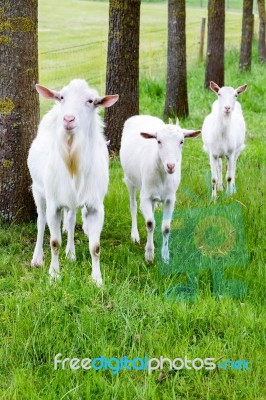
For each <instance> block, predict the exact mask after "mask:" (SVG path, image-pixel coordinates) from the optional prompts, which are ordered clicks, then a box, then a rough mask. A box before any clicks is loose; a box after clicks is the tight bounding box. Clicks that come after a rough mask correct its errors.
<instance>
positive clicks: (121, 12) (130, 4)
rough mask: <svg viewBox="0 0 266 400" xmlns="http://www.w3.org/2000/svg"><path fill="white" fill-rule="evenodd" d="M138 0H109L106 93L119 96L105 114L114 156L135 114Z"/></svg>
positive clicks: (136, 106)
mask: <svg viewBox="0 0 266 400" xmlns="http://www.w3.org/2000/svg"><path fill="white" fill-rule="evenodd" d="M140 3H141V0H110V5H109V37H108V55H107V72H106V94H116V93H117V94H119V101H118V103H117V105H114V106H113V107H111V108H108V109H106V111H105V125H106V131H105V134H106V136H107V138H108V139H109V140H110V145H109V148H110V150H111V151H113V152H115V153H117V152H118V151H119V149H120V143H121V134H122V130H123V126H124V123H125V121H126V119H127V118H129V117H131V116H132V115H136V114H138V113H139V28H140Z"/></svg>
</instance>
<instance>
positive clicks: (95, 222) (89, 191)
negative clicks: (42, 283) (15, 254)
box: [28, 79, 118, 285]
mask: <svg viewBox="0 0 266 400" xmlns="http://www.w3.org/2000/svg"><path fill="white" fill-rule="evenodd" d="M36 89H37V91H38V92H39V94H40V95H42V96H43V97H44V98H46V99H50V100H56V104H55V105H54V107H53V108H52V109H51V110H50V111H49V112H48V113H47V114H46V115H45V116H44V117H43V119H42V121H41V123H40V125H39V129H38V134H37V137H36V138H35V140H34V141H33V143H32V145H31V148H30V151H29V156H28V166H29V170H30V174H31V177H32V192H33V196H34V200H35V203H36V207H37V212H38V221H37V225H38V236H37V242H36V246H35V250H34V254H33V258H32V265H33V266H37V265H43V235H44V229H45V225H46V220H47V224H48V226H49V230H50V245H51V264H50V269H49V274H50V276H51V277H52V278H56V277H57V276H58V275H59V272H60V271H59V260H58V253H59V248H60V246H61V226H60V225H61V217H62V209H66V210H69V211H68V213H67V217H68V221H67V229H68V243H67V247H66V253H67V255H68V256H69V258H70V259H73V260H74V259H75V245H74V229H75V217H76V208H77V207H82V220H83V229H84V232H85V233H86V235H87V236H88V239H89V249H90V254H91V257H92V279H93V280H94V281H95V282H96V283H97V284H98V285H101V283H102V277H101V271H100V260H99V255H100V234H101V231H102V227H103V221H104V207H103V200H104V196H105V194H106V192H107V187H108V182H109V173H108V150H107V146H106V142H105V138H104V136H103V134H102V128H103V124H102V122H101V119H100V117H99V115H98V111H97V109H98V107H110V106H112V105H113V104H114V103H115V102H116V101H117V100H118V95H113V96H104V97H99V95H98V93H97V91H96V90H94V89H91V88H90V87H89V86H88V84H87V83H86V82H85V81H84V80H81V79H75V80H73V81H71V82H70V83H69V85H68V86H65V87H64V88H63V89H62V90H61V91H60V92H57V91H55V90H50V89H48V88H46V87H44V86H41V85H36Z"/></svg>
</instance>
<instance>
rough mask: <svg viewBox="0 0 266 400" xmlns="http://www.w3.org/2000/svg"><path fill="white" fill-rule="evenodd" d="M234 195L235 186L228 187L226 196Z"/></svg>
mask: <svg viewBox="0 0 266 400" xmlns="http://www.w3.org/2000/svg"><path fill="white" fill-rule="evenodd" d="M234 193H236V187H235V185H233V186H230V187H228V188H227V190H226V194H228V195H230V194H234Z"/></svg>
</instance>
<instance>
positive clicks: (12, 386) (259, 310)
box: [0, 0, 266, 400]
mask: <svg viewBox="0 0 266 400" xmlns="http://www.w3.org/2000/svg"><path fill="white" fill-rule="evenodd" d="M205 14H206V13H205ZM107 15H108V10H107V5H106V3H104V2H89V1H73V0H64V1H63V0H60V1H57V2H52V1H51V0H49V1H46V0H41V1H40V36H39V38H40V57H41V58H40V59H41V71H40V77H41V81H42V83H44V84H47V85H50V86H52V87H53V86H54V87H57V86H58V85H59V86H60V85H61V84H63V83H67V82H68V81H69V80H70V79H71V78H73V77H75V76H78V75H79V74H80V76H82V77H85V78H89V76H88V75H90V74H88V71H92V72H91V74H92V75H93V74H95V81H93V84H95V86H96V87H98V89H99V90H100V89H101V88H102V87H103V88H104V76H103V75H102V81H101V78H99V77H101V72H100V70H98V67H97V65H98V64H97V62H99V63H101V62H103V63H104V59H105V46H106V34H107ZM202 16H203V13H202V10H201V9H200V8H197V9H193V10H192V9H188V26H191V31H190V32H188V59H189V60H190V61H189V63H188V64H189V67H188V78H189V80H188V89H189V105H190V116H189V118H188V119H187V120H185V121H181V123H182V125H183V126H186V127H189V128H190V127H191V128H192V127H193V128H199V127H200V126H201V125H202V122H203V119H204V116H205V115H206V114H207V113H208V112H209V110H210V107H211V104H212V101H213V100H214V98H215V96H214V94H213V93H209V92H208V91H205V90H204V89H203V80H204V65H203V64H202V63H199V62H198V61H195V62H193V57H194V60H197V51H198V50H197V49H198V44H197V39H196V38H197V37H198V32H199V26H200V19H201V17H202ZM227 21H235V22H232V25H230V24H229V25H228V28H227V56H226V82H227V83H228V84H230V85H233V86H239V85H240V84H243V83H247V84H248V90H247V92H246V93H244V94H243V95H241V97H240V98H239V100H240V102H241V104H242V107H243V111H244V115H245V119H246V122H247V140H246V144H247V147H246V149H245V150H244V151H243V153H242V154H241V156H240V158H239V162H238V167H237V178H236V184H237V188H238V192H237V193H236V194H235V195H233V196H231V197H228V196H220V197H219V199H218V200H217V203H216V204H215V205H214V204H213V203H211V202H210V198H209V192H210V182H209V176H208V173H209V164H208V159H207V156H206V154H204V153H203V151H202V142H201V139H200V138H198V139H195V140H191V141H189V140H188V141H187V142H186V143H185V144H184V151H183V161H182V182H181V185H180V188H179V189H178V193H177V202H176V212H179V213H183V214H184V215H185V217H184V218H185V221H186V220H188V221H189V220H190V219H191V215H192V219H193V216H196V217H197V215H198V214H197V213H198V212H203V213H204V215H205V216H206V218H208V216H209V215H210V213H211V210H212V209H213V207H214V208H216V210H218V211H219V210H220V209H225V210H228V213H227V214H226V221H225V222H226V223H228V221H229V224H230V223H232V221H233V219H232V220H230V218H235V216H237V224H236V234H237V235H238V236H237V237H238V238H239V239H240V242H241V243H240V245H239V246H240V247H239V253H237V255H239V259H238V258H237V257H236V258H235V260H234V262H231V263H230V260H229V259H228V260H229V261H228V262H229V264H227V265H226V266H225V267H224V268H223V271H222V273H223V278H222V277H221V276H218V275H219V271H220V269H219V270H218V269H217V270H215V269H213V267H207V266H206V268H204V267H202V268H200V267H199V265H198V264H197V263H198V261H199V258H197V257H198V253H197V252H196V251H195V245H193V241H194V242H195V240H197V237H196V234H195V233H194V232H193V231H191V232H189V235H188V236H187V237H186V236H184V235H181V234H180V235H179V232H182V227H181V228H180V223H179V220H177V219H174V223H173V233H172V236H171V239H172V246H173V249H175V247H174V246H175V243H176V246H177V247H178V246H179V243H180V242H181V243H183V244H184V248H183V249H182V251H181V252H180V254H178V257H179V261H180V265H177V266H176V269H175V270H174V271H173V270H171V271H170V272H171V273H168V274H167V269H165V266H164V265H162V263H161V261H160V257H159V255H158V254H157V257H156V261H155V263H154V264H153V265H147V264H146V263H145V261H144V246H145V237H146V233H145V227H144V223H143V219H142V216H141V214H140V213H139V215H138V221H139V228H140V236H141V242H140V244H139V245H137V244H136V245H135V244H133V243H131V239H130V213H129V203H128V195H127V191H126V188H125V186H124V184H123V183H122V177H123V176H122V170H121V167H120V163H119V160H118V159H117V158H114V159H113V160H112V161H111V163H110V186H109V191H108V195H107V197H106V200H105V224H104V229H103V232H102V240H101V270H102V274H103V279H104V285H103V287H102V288H100V289H99V288H97V287H95V286H94V285H93V284H92V282H91V280H90V272H91V263H90V257H89V252H88V246H87V239H86V237H85V235H84V234H83V232H82V227H81V223H80V219H79V221H78V224H77V228H76V233H75V242H76V252H77V262H76V263H74V264H73V263H71V262H69V261H68V260H66V258H65V256H64V252H63V250H62V251H61V267H62V279H61V280H60V281H58V282H56V283H52V284H51V283H50V282H49V279H48V266H49V261H50V251H49V234H48V232H46V236H45V256H46V260H45V268H43V269H32V268H30V266H29V263H30V260H31V256H32V252H33V249H34V244H35V238H36V224H35V223H31V224H24V225H16V224H12V225H11V226H10V227H1V228H0V248H1V260H0V307H1V312H0V326H1V330H0V343H1V345H0V372H1V375H0V398H1V399H3V400H11V399H12V400H24V399H25V400H28V399H29V400H35V399H36V400H37V399H38V400H39V399H45V400H55V399H56V400H57V399H73V400H76V399H78V400H79V399H80V400H85V399H104V400H109V399H119V400H120V399H121V400H122V399H129V400H131V399H136V400H143V399H145V400H146V399H147V400H150V399H152V400H168V399H176V400H181V399H182V400H184V399H188V400H193V399H197V400H203V399H210V400H212V399H213V400H214V399H215V400H217V399H218V400H224V399H230V400H231V399H233V400H239V399H248V400H250V399H256V400H263V399H265V398H266V391H265V367H264V362H265V356H264V354H265V320H266V319H265V289H266V288H265V278H266V277H265V264H266V263H265V247H266V241H265V230H266V215H265V173H266V171H265V159H266V150H265V149H266V113H265V92H266V83H265V82H266V81H265V66H264V65H260V64H258V62H257V55H256V43H254V54H253V65H252V71H251V73H243V74H240V73H239V72H238V48H239V32H240V31H239V29H238V28H237V29H236V28H235V29H233V23H234V24H235V23H237V24H238V25H235V26H237V27H239V26H240V24H241V15H240V14H239V13H237V12H234V13H231V14H228V16H227ZM95 22H96V23H95ZM189 24H190V25H189ZM194 24H195V25H194ZM192 27H195V30H192ZM163 29H164V30H163ZM165 29H166V6H165V4H145V3H144V4H143V6H142V27H141V32H142V36H141V37H142V45H141V46H142V47H141V48H142V53H141V54H142V56H141V57H142V58H143V61H142V62H143V64H144V65H145V62H146V61H147V60H148V61H147V65H148V67H147V69H145V68H143V67H141V68H143V69H142V73H141V83H140V109H141V113H150V114H153V115H158V116H161V114H162V110H163V104H164V95H165V72H164V71H165V69H164V63H165V60H164V57H165V51H166V49H165V44H166V32H165ZM151 38H153V40H150V39H151ZM193 38H194V39H193ZM99 41H102V43H103V47H102V56H101V57H102V58H100V60H98V57H99V53H97V51H98V50H99V46H98V44H99ZM91 42H92V43H93V42H97V46H96V45H93V44H92V45H90V46H88V47H87V48H86V47H85V46H84V51H80V48H78V47H77V49H79V50H78V51H77V54H79V56H80V57H81V56H82V53H85V54H83V57H84V56H85V60H86V59H88V60H89V61H90V62H91V63H90V64H89V65H84V69H79V67H80V66H79V65H78V62H79V61H78V60H79V59H78V58H77V63H76V65H73V69H71V68H69V67H66V68H65V69H60V68H61V67H62V65H64V63H65V65H66V66H67V65H69V64H68V63H70V62H72V61H70V60H69V58H68V56H69V55H68V51H65V52H64V51H62V52H58V51H57V52H56V53H57V55H54V57H55V58H54V60H51V57H50V55H49V54H50V53H45V52H48V51H50V50H57V49H68V48H71V49H72V50H71V52H73V54H75V52H74V50H73V49H74V46H82V45H83V44H86V43H91ZM145 46H146V47H145ZM149 46H150V47H149ZM85 49H86V51H85ZM189 49H191V50H189ZM193 49H194V50H193ZM96 50H97V51H96ZM153 52H154V54H155V53H156V52H158V57H159V55H160V54H161V56H160V57H161V59H160V60H159V58H158V60H157V61H156V62H158V66H159V64H160V65H161V67H160V68H159V67H158V68H157V67H156V68H154V62H153V58H154V60H155V56H154V57H153ZM160 52H161V53H160ZM100 54H101V53H100ZM48 67H49V68H50V69H49V68H48ZM149 68H150V69H149ZM57 69H58V75H56V76H55V75H54V73H55V71H56V70H57ZM103 70H104V68H103ZM93 76H94V75H93ZM89 81H90V79H89ZM42 104H43V103H42ZM46 107H47V106H43V105H42V112H44V110H45V109H47V108H46ZM234 210H236V211H234ZM156 217H158V218H159V217H160V208H158V210H157V211H156ZM192 222H193V221H192ZM157 225H158V230H159V224H157ZM195 229H197V227H195ZM158 230H157V234H156V246H157V248H159V247H160V243H161V238H160V235H159V232H158ZM224 232H225V231H224ZM224 232H222V234H223V233H224ZM186 238H187V242H188V245H187V246H186ZM191 238H192V239H191ZM171 239H170V240H171ZM212 239H213V237H208V240H209V241H211V240H212ZM237 240H238V239H237ZM63 242H64V245H65V243H66V238H65V236H64V237H63ZM193 246H194V247H193ZM191 249H192V250H191ZM186 251H191V253H190V254H191V256H192V267H194V277H193V279H195V278H198V288H197V290H195V291H194V292H193V293H192V290H191V287H192V286H193V285H190V286H189V285H188V283H189V281H188V277H187V274H186V273H185V272H184V271H183V270H182V267H183V264H184V263H185V262H186V261H187V258H186V257H187V256H185V254H186ZM173 252H174V250H173ZM245 253H247V255H248V259H247V260H246V261H245V260H244V259H243V260H244V261H243V262H242V261H241V262H240V261H239V260H242V256H243V254H244V255H245ZM229 255H230V254H229ZM229 255H228V256H229ZM193 257H194V258H193ZM210 258H211V257H210ZM211 261H212V260H211ZM213 263H214V268H215V265H218V264H216V261H215V260H214V261H213ZM217 268H218V267H217ZM168 272H169V271H168ZM217 276H218V278H217ZM217 279H218V280H217ZM217 282H218V286H219V288H218V290H217ZM190 283H191V282H190ZM192 283H193V282H192ZM194 286H195V282H194ZM171 287H175V288H176V291H174V292H173V291H172V292H169V288H171ZM177 289H178V290H177ZM169 293H170V295H169ZM180 293H181V295H180ZM192 295H193V296H192ZM58 353H61V354H62V356H60V357H61V358H62V359H63V358H66V357H68V358H79V359H83V358H87V357H89V358H90V359H93V358H97V357H105V358H111V357H116V358H118V359H120V358H122V357H124V356H126V357H127V358H128V359H134V358H137V357H138V358H141V359H144V358H145V356H147V357H148V358H149V359H150V358H153V357H154V358H160V356H163V357H167V358H169V359H171V360H173V359H175V358H181V359H184V358H185V357H187V358H188V359H190V360H192V359H194V358H200V359H205V358H214V362H215V363H216V364H217V365H218V364H220V363H224V362H225V361H226V360H232V361H237V360H242V361H244V360H245V361H246V362H248V363H249V364H248V368H249V370H247V369H244V368H242V370H238V369H237V368H236V367H235V369H231V368H230V367H229V365H230V363H229V364H228V366H227V369H226V370H225V369H223V368H221V367H218V366H217V367H216V368H215V369H213V370H206V369H204V368H202V369H200V370H196V369H192V370H188V369H185V368H184V369H181V370H172V371H170V370H169V368H168V364H169V362H165V366H164V368H163V370H155V371H153V372H152V373H151V374H149V373H148V371H147V370H126V369H124V370H121V371H120V372H118V373H114V372H115V371H112V370H110V369H106V370H104V369H102V370H98V371H96V370H92V369H90V370H87V371H86V370H82V369H81V368H80V369H78V370H71V369H70V367H69V364H67V365H66V368H65V369H64V370H62V369H61V368H60V365H59V368H58V369H57V370H55V369H54V357H55V356H56V354H58ZM179 362H180V361H179ZM97 365H99V364H97ZM112 365H113V367H114V365H115V361H113V364H112ZM138 365H140V364H138ZM235 365H236V366H237V365H238V366H239V365H240V366H241V363H240V362H239V363H238V364H235ZM243 365H244V363H242V367H243ZM239 368H240V367H239Z"/></svg>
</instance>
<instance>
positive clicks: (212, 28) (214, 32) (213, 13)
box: [205, 0, 225, 88]
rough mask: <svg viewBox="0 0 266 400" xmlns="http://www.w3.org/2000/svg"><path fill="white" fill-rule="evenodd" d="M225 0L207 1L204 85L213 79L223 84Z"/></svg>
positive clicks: (207, 84)
mask: <svg viewBox="0 0 266 400" xmlns="http://www.w3.org/2000/svg"><path fill="white" fill-rule="evenodd" d="M224 32H225V0H209V1H208V43H207V61H206V70H205V87H206V88H207V87H209V85H210V81H214V82H215V83H217V85H219V86H220V87H222V86H224Z"/></svg>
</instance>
